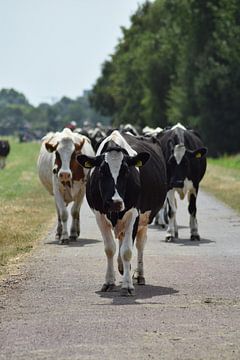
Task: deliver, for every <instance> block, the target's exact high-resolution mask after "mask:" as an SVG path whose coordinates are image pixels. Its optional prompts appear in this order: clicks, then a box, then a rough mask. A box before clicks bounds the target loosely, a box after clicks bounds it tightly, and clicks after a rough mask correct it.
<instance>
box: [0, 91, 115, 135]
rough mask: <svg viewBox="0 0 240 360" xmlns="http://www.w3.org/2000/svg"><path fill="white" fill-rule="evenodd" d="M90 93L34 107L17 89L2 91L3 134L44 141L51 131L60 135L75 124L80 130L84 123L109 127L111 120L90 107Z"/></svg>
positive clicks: (0, 128) (0, 118)
mask: <svg viewBox="0 0 240 360" xmlns="http://www.w3.org/2000/svg"><path fill="white" fill-rule="evenodd" d="M88 96H89V92H87V91H85V92H84V94H83V96H79V97H78V98H77V99H75V100H72V99H70V98H68V97H66V96H65V97H62V99H61V100H59V101H58V102H56V103H55V104H52V105H51V104H48V103H42V104H40V105H38V106H33V105H31V104H30V103H29V101H28V100H27V98H26V97H25V95H24V94H22V93H20V92H18V91H16V90H14V89H2V90H0V134H1V135H19V134H20V135H21V134H22V135H24V134H27V135H28V136H29V137H30V138H31V136H32V137H37V138H40V137H42V136H43V135H45V134H46V133H47V132H49V131H58V130H61V129H62V128H64V127H65V126H66V125H67V124H69V123H70V122H71V121H75V122H76V123H77V126H78V127H82V126H83V124H84V122H88V123H91V124H92V126H94V124H96V123H97V122H101V123H103V124H106V125H107V124H109V121H110V120H109V118H108V117H106V116H102V115H100V114H99V113H97V112H96V111H95V110H94V108H93V107H92V106H91V105H90V103H89V99H88Z"/></svg>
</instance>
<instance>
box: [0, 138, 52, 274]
mask: <svg viewBox="0 0 240 360" xmlns="http://www.w3.org/2000/svg"><path fill="white" fill-rule="evenodd" d="M9 140H10V145H11V152H10V154H9V156H8V158H7V165H6V167H5V169H4V170H2V171H0V275H1V274H4V273H5V272H6V271H7V267H6V265H8V264H9V263H10V260H13V259H14V258H16V257H19V256H20V255H22V254H26V253H27V252H29V251H30V250H31V249H32V248H33V247H34V245H35V244H36V243H37V240H39V239H40V238H41V237H42V236H44V235H45V234H46V233H47V231H48V229H49V227H50V226H51V225H52V224H53V222H54V220H55V207H54V201H53V197H51V196H50V195H49V194H48V193H47V191H46V190H45V189H44V188H43V186H42V184H41V183H40V181H39V179H38V174H37V158H38V154H39V150H40V144H39V143H19V142H18V141H17V140H16V139H13V138H10V139H9Z"/></svg>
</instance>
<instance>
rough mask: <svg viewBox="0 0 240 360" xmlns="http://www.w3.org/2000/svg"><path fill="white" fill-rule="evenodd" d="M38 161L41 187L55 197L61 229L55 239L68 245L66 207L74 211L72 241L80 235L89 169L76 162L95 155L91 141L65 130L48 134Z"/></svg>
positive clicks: (58, 227)
mask: <svg viewBox="0 0 240 360" xmlns="http://www.w3.org/2000/svg"><path fill="white" fill-rule="evenodd" d="M42 141H43V142H42V146H41V150H40V154H39V158H38V174H39V178H40V180H41V182H42V184H43V185H44V186H45V188H46V189H47V190H48V191H49V193H50V194H51V195H53V196H54V199H55V204H56V209H57V215H58V226H57V233H56V238H57V239H59V243H60V244H63V243H68V241H69V233H68V229H67V220H68V211H67V205H68V204H69V203H71V202H73V205H72V208H71V215H72V223H71V230H70V239H71V240H76V239H77V237H78V236H79V234H80V207H81V204H82V201H83V197H84V195H85V190H86V176H87V173H88V170H86V169H83V168H82V167H81V166H79V164H78V163H77V161H76V155H78V154H86V155H90V156H94V151H93V148H92V146H91V143H90V140H89V139H88V138H87V137H85V136H83V135H79V134H75V133H73V132H72V131H71V130H70V129H67V128H65V129H64V130H63V131H62V132H56V133H49V134H47V135H46V136H45V137H44V138H43V139H42Z"/></svg>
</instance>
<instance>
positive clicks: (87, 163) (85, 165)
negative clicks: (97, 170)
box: [84, 161, 92, 168]
mask: <svg viewBox="0 0 240 360" xmlns="http://www.w3.org/2000/svg"><path fill="white" fill-rule="evenodd" d="M84 167H85V168H92V164H91V163H90V161H85V163H84Z"/></svg>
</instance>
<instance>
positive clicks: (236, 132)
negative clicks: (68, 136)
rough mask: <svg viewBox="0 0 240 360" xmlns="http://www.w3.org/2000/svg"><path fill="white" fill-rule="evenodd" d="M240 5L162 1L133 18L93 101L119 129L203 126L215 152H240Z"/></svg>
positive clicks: (214, 0)
mask: <svg viewBox="0 0 240 360" xmlns="http://www.w3.org/2000/svg"><path fill="white" fill-rule="evenodd" d="M239 39H240V7H239V1H238V0H202V1H199V0H155V2H153V3H150V2H148V1H146V2H145V4H143V5H142V6H140V7H139V8H138V10H137V11H136V13H135V14H134V15H133V16H132V17H131V26H130V28H129V29H125V28H122V39H121V40H120V41H119V43H118V44H117V46H116V48H115V52H114V54H112V56H111V59H110V60H108V61H106V62H105V63H104V64H103V67H102V73H101V76H100V77H99V78H98V79H97V81H96V84H95V85H94V87H93V91H92V95H91V103H92V104H93V106H95V108H96V109H97V110H99V111H100V112H101V113H102V114H107V115H110V116H112V119H113V124H114V125H119V124H121V123H129V122H130V123H132V124H135V125H140V126H144V125H146V124H148V125H149V126H161V127H164V126H166V125H167V124H174V123H176V122H178V121H179V122H181V123H183V124H184V125H186V126H191V127H194V128H196V129H198V130H199V131H200V133H201V135H202V137H203V139H204V141H205V142H206V143H207V145H208V148H209V151H210V153H211V154H212V155H218V154H221V153H224V152H229V153H234V152H238V151H239V136H240V122H239V120H238V117H239V113H240V101H239V98H240V66H239V65H240V42H239Z"/></svg>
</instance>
